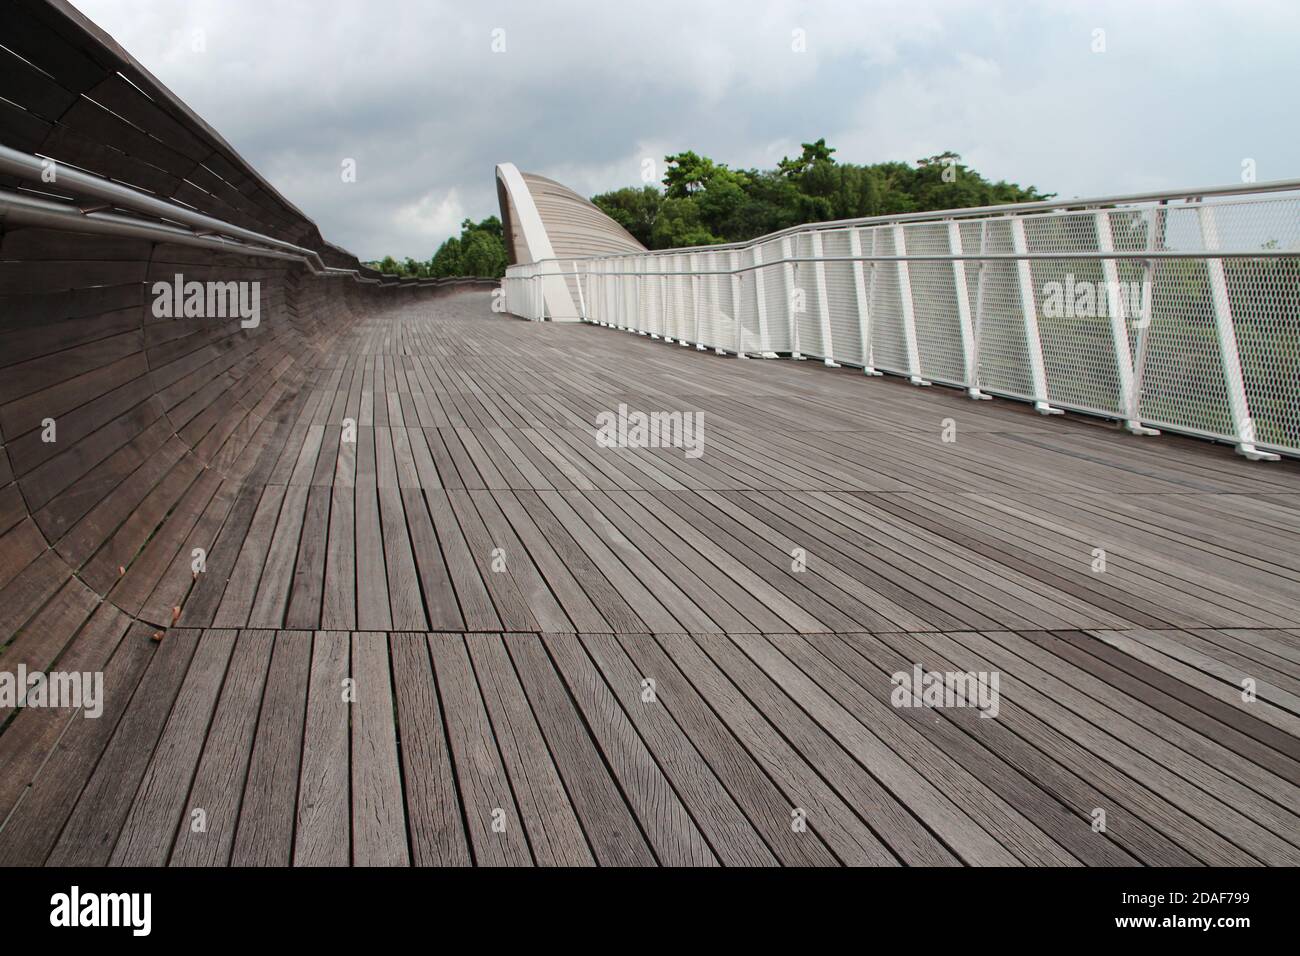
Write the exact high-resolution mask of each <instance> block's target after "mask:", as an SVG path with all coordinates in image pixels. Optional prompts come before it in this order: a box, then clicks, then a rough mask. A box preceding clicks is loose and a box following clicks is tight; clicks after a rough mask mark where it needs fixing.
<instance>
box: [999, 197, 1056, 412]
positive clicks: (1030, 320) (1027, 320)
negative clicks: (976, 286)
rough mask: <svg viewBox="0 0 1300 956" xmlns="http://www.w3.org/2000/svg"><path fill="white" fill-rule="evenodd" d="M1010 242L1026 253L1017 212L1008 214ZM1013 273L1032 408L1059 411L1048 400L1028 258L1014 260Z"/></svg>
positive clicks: (1021, 225) (1023, 234) (1026, 244)
mask: <svg viewBox="0 0 1300 956" xmlns="http://www.w3.org/2000/svg"><path fill="white" fill-rule="evenodd" d="M1011 246H1012V248H1013V249H1014V250H1015V252H1016V254H1017V255H1022V256H1023V255H1027V254H1028V252H1029V242H1028V240H1027V239H1026V238H1025V223H1024V220H1023V219H1021V218H1020V217H1019V216H1012V217H1011ZM1016 273H1017V275H1018V276H1019V279H1020V311H1021V314H1022V315H1023V316H1024V324H1025V348H1026V350H1027V351H1028V352H1029V375H1030V382H1031V387H1032V388H1033V392H1034V396H1033V398H1034V410H1035V411H1037V412H1038V413H1039V414H1040V415H1060V414H1062V412H1061V409H1059V408H1053V407H1052V406H1051V405H1049V404H1048V402H1047V372H1046V370H1045V368H1044V366H1043V340H1042V339H1041V338H1040V337H1039V334H1038V306H1037V304H1036V302H1035V300H1034V274H1033V272H1031V271H1030V269H1029V260H1028V259H1017V260H1016Z"/></svg>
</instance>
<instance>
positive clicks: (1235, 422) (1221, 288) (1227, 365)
mask: <svg viewBox="0 0 1300 956" xmlns="http://www.w3.org/2000/svg"><path fill="white" fill-rule="evenodd" d="M1196 213H1197V218H1198V219H1199V221H1200V225H1201V240H1202V241H1203V242H1204V243H1205V251H1206V252H1214V251H1216V250H1218V248H1219V227H1218V224H1217V223H1216V221H1215V217H1214V206H1213V205H1212V204H1211V205H1206V204H1205V202H1204V201H1202V202H1201V203H1200V205H1199V206H1198V208H1197V210H1196ZM1205 267H1206V269H1207V270H1208V271H1209V277H1210V301H1211V303H1212V304H1213V306H1214V329H1215V332H1216V333H1217V336H1218V340H1219V359H1220V360H1221V362H1222V364H1223V381H1224V384H1225V385H1226V386H1227V389H1228V410H1229V411H1230V412H1231V414H1232V431H1233V437H1234V438H1236V439H1237V453H1238V454H1239V455H1244V456H1246V457H1247V458H1249V459H1250V460H1251V461H1277V460H1278V457H1279V456H1277V455H1273V454H1270V453H1268V452H1262V451H1259V450H1258V449H1257V448H1256V447H1255V421H1254V419H1253V418H1251V416H1250V403H1249V401H1247V398H1246V382H1245V379H1244V378H1243V377H1242V374H1241V352H1240V351H1239V350H1238V349H1237V331H1236V329H1235V328H1234V326H1233V323H1232V305H1231V303H1230V301H1229V299H1228V279H1227V276H1226V275H1224V272H1223V260H1222V259H1207V260H1206V261H1205Z"/></svg>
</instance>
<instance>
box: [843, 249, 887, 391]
mask: <svg viewBox="0 0 1300 956" xmlns="http://www.w3.org/2000/svg"><path fill="white" fill-rule="evenodd" d="M873 252H874V250H873ZM849 255H851V256H853V257H854V259H853V301H854V302H855V303H856V304H857V307H858V335H859V336H860V337H861V339H862V371H863V372H864V373H865V374H867V375H881V374H883V373H881V372H877V371H876V368H875V362H874V360H873V358H872V349H871V294H870V293H869V292H868V291H867V283H866V277H865V276H864V275H863V273H862V269H863V266H862V260H861V259H859V258H857V257H858V256H861V255H862V234H861V233H860V232H859V231H858V230H857V229H850V230H849ZM871 275H872V278H873V279H874V278H875V275H876V264H875V263H874V262H872V263H871Z"/></svg>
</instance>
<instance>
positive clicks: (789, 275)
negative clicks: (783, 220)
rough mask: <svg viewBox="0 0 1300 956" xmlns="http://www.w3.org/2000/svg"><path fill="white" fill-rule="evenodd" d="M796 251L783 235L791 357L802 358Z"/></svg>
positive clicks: (783, 264)
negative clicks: (797, 307)
mask: <svg viewBox="0 0 1300 956" xmlns="http://www.w3.org/2000/svg"><path fill="white" fill-rule="evenodd" d="M793 255H794V253H793V252H792V251H791V249H790V237H789V236H782V237H781V260H782V261H781V280H782V282H783V284H784V286H785V299H784V301H785V314H786V318H787V319H788V320H789V322H790V358H792V359H796V360H798V359H802V358H803V353H801V352H800V351H799V318H798V316H797V315H796V314H795V311H794V301H793V299H794V291H795V289H796V288H798V286H796V285H795V268H794V263H793V262H791V261H790V258H791V257H792V256H793ZM802 293H803V290H802V289H800V296H799V298H800V303H799V304H800V305H803V304H804V302H803V299H804V298H805V296H804V295H803V294H802Z"/></svg>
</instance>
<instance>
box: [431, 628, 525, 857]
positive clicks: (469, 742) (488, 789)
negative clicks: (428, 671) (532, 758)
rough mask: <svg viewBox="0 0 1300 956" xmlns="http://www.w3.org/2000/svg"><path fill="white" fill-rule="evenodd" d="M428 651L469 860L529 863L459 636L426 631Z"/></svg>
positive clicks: (510, 793)
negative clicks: (470, 851) (462, 813)
mask: <svg viewBox="0 0 1300 956" xmlns="http://www.w3.org/2000/svg"><path fill="white" fill-rule="evenodd" d="M429 652H430V654H431V656H432V658H433V668H434V672H435V674H436V675H437V678H438V690H439V693H440V695H441V697H442V700H443V703H444V706H445V708H446V709H445V712H444V713H445V716H446V721H447V739H448V741H449V742H450V744H451V753H452V757H453V760H454V762H455V767H456V782H457V784H458V785H459V790H460V797H461V806H462V807H463V808H464V811H465V824H466V828H467V830H468V832H469V838H470V844H471V846H472V847H473V850H474V860H475V862H476V863H478V864H479V865H481V866H521V865H522V866H528V865H531V863H532V862H533V859H532V854H531V852H530V851H529V848H528V837H527V834H526V833H525V831H524V827H523V822H522V821H521V820H520V818H519V810H518V808H517V807H516V806H515V798H514V792H513V790H512V789H511V786H510V780H509V778H508V776H507V775H506V771H505V766H504V765H503V764H502V762H501V754H500V751H499V750H498V749H497V744H496V735H495V734H494V733H493V729H492V722H491V720H490V718H489V717H488V713H487V709H486V707H485V706H484V704H483V698H482V695H481V694H480V692H479V688H478V682H477V680H476V679H475V677H474V671H473V667H472V666H471V664H470V660H469V651H468V649H467V648H466V646H465V638H464V637H463V636H462V635H459V634H430V635H429Z"/></svg>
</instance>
